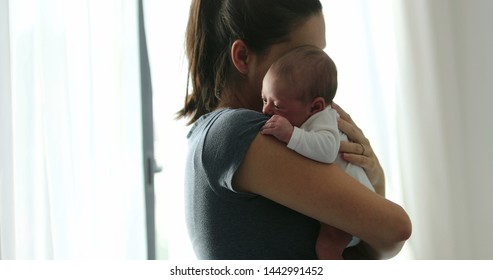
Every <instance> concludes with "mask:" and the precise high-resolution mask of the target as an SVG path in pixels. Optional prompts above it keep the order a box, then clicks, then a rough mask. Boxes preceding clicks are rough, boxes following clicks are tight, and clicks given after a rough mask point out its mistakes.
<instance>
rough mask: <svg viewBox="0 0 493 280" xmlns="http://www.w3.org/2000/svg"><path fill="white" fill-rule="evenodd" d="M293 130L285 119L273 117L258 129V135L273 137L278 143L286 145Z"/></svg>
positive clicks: (277, 116)
mask: <svg viewBox="0 0 493 280" xmlns="http://www.w3.org/2000/svg"><path fill="white" fill-rule="evenodd" d="M293 130H294V127H293V126H292V125H291V123H290V122H289V121H288V120H287V119H286V118H285V117H281V116H279V115H274V116H272V117H271V118H270V119H269V120H268V121H267V122H266V123H265V124H264V126H263V127H262V128H261V129H260V133H262V134H266V135H273V136H274V137H276V138H277V139H279V140H280V141H282V142H284V143H286V144H287V143H289V140H290V139H291V135H292V134H293Z"/></svg>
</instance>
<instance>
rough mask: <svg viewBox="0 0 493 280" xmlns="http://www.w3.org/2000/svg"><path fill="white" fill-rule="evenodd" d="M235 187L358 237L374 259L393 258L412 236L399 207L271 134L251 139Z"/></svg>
mask: <svg viewBox="0 0 493 280" xmlns="http://www.w3.org/2000/svg"><path fill="white" fill-rule="evenodd" d="M234 187H235V189H236V190H238V191H244V192H251V193H255V194H259V195H262V196H264V197H266V198H269V199H271V200H273V201H275V202H277V203H280V204H282V205H285V206H287V207H289V208H291V209H293V210H296V211H298V212H300V213H303V214H305V215H307V216H310V217H312V218H314V219H317V220H319V221H321V222H323V223H326V224H329V225H332V226H334V227H337V228H339V229H341V230H343V231H346V232H348V233H350V234H352V235H354V236H358V237H359V238H360V239H362V240H363V241H365V243H366V244H368V246H369V248H368V249H369V250H370V251H372V253H373V254H374V255H375V256H376V257H377V258H391V257H393V256H395V255H396V254H397V253H398V252H399V251H400V249H401V248H402V246H403V244H404V242H405V240H407V239H408V238H409V236H410V234H411V222H410V220H409V217H408V215H407V214H406V212H405V211H404V210H403V209H402V208H401V207H400V206H399V205H397V204H395V203H393V202H391V201H389V200H387V199H385V198H383V197H382V196H380V195H377V194H375V193H373V192H372V191H370V190H368V189H367V188H366V187H364V186H363V185H361V184H360V183H359V182H358V181H356V180H354V179H353V178H352V177H351V176H349V175H347V174H346V173H345V172H344V171H342V170H341V169H340V168H338V167H337V166H335V165H327V164H322V163H318V162H315V161H312V160H310V159H307V158H305V157H303V156H301V155H298V154H297V153H295V152H293V151H291V150H289V149H287V148H286V147H285V145H283V143H281V142H279V141H277V140H276V139H275V138H273V137H271V136H265V135H261V134H259V135H257V136H256V138H255V139H254V141H253V142H252V144H251V146H250V148H249V150H248V152H247V154H246V156H245V159H244V160H243V163H242V165H241V166H240V168H239V169H238V171H237V172H236V174H235V177H234Z"/></svg>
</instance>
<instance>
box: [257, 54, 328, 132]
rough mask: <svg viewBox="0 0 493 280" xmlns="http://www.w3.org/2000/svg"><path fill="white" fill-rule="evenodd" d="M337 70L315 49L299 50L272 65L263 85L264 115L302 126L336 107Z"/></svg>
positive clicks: (324, 55) (326, 56) (326, 57)
mask: <svg viewBox="0 0 493 280" xmlns="http://www.w3.org/2000/svg"><path fill="white" fill-rule="evenodd" d="M336 90H337V68H336V66H335V64H334V62H333V61H332V59H331V58H330V57H329V56H328V55H327V54H326V53H325V52H324V51H323V50H321V49H319V48H317V47H314V46H301V47H297V48H295V49H293V50H291V51H289V52H288V53H286V54H285V55H283V56H282V57H281V58H279V59H278V60H277V61H276V62H274V63H273V64H272V66H271V67H270V68H269V70H268V71H267V73H266V75H265V77H264V81H263V85H262V99H263V101H264V107H263V113H264V114H268V115H274V114H277V115H281V116H283V117H285V118H287V119H288V120H289V121H290V122H291V123H292V124H293V125H295V126H300V125H301V124H302V123H303V122H304V121H306V119H308V118H309V117H310V116H311V115H313V114H314V113H317V112H319V111H322V110H323V109H324V108H325V106H326V105H329V104H331V103H332V100H333V99H334V96H335V93H336Z"/></svg>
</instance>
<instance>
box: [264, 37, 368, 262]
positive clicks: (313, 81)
mask: <svg viewBox="0 0 493 280" xmlns="http://www.w3.org/2000/svg"><path fill="white" fill-rule="evenodd" d="M336 90H337V69H336V66H335V64H334V62H333V61H332V59H331V58H330V57H329V56H328V55H327V54H326V53H325V52H324V51H323V50H321V49H319V48H316V47H313V46H301V47H298V48H295V49H294V50H292V51H289V52H288V53H287V54H285V55H284V56H282V57H281V58H280V59H278V60H277V61H276V62H274V63H273V64H272V66H271V67H270V68H269V70H268V71H267V73H266V75H265V77H264V80H263V84H262V100H263V103H264V105H263V110H262V111H263V113H264V114H267V115H270V116H272V117H271V118H270V119H269V120H268V121H267V122H266V123H265V125H264V126H263V127H262V129H261V133H262V134H266V135H273V136H274V137H276V138H277V139H279V140H280V141H282V142H284V143H286V144H287V147H288V148H290V149H292V150H294V151H296V152H297V153H299V154H301V155H303V156H305V157H308V158H311V159H313V160H316V161H319V162H323V163H335V164H337V165H338V166H340V167H341V168H342V169H344V170H345V171H346V172H347V173H349V174H350V175H351V176H353V178H355V179H357V180H359V181H360V182H361V183H362V184H364V185H365V186H367V187H368V188H369V189H371V190H373V191H374V189H373V186H372V185H371V183H370V181H369V179H368V177H367V176H366V173H365V171H364V170H363V169H362V168H361V167H359V166H356V165H352V164H350V163H348V162H346V161H344V160H343V159H341V158H340V156H339V143H340V141H341V140H345V141H347V140H348V139H347V136H346V135H345V134H343V133H342V132H340V131H339V129H338V127H337V118H338V114H337V112H336V111H335V110H334V109H332V107H331V104H332V100H333V99H334V96H335V93H336ZM341 239H343V240H347V243H344V242H341V241H339V240H341ZM358 243H359V239H358V238H356V237H351V236H350V235H349V234H348V233H346V232H343V231H341V230H339V229H337V228H334V227H332V226H329V225H326V224H322V225H321V228H320V233H319V236H318V238H317V244H316V253H317V256H318V258H319V259H342V253H343V251H344V249H345V248H346V247H350V246H354V245H356V244H358ZM341 244H344V245H341Z"/></svg>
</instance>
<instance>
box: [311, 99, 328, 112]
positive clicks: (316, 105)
mask: <svg viewBox="0 0 493 280" xmlns="http://www.w3.org/2000/svg"><path fill="white" fill-rule="evenodd" d="M324 109H325V99H324V98H323V97H316V98H315V99H313V101H312V106H311V113H312V114H315V113H318V112H320V111H323V110H324Z"/></svg>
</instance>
